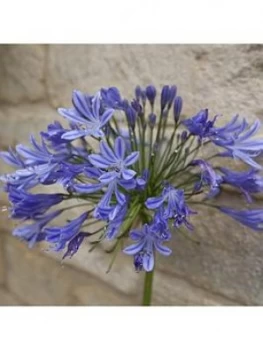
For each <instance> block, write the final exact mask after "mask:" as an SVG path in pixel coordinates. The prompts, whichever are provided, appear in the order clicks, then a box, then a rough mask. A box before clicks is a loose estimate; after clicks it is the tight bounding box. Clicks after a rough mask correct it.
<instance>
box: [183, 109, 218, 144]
mask: <svg viewBox="0 0 263 350" xmlns="http://www.w3.org/2000/svg"><path fill="white" fill-rule="evenodd" d="M216 118H217V116H215V117H214V119H213V120H208V109H203V110H201V111H200V112H198V113H197V114H196V115H195V116H193V117H192V118H189V119H185V120H184V121H183V122H182V123H183V124H184V125H185V127H186V128H187V129H188V130H189V131H190V133H191V134H192V135H195V136H199V138H200V139H203V138H205V137H209V136H211V135H213V132H214V131H213V126H214V123H215V121H216Z"/></svg>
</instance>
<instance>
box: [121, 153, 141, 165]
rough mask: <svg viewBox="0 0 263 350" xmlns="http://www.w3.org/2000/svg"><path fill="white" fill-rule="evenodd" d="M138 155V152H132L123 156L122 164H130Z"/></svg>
mask: <svg viewBox="0 0 263 350" xmlns="http://www.w3.org/2000/svg"><path fill="white" fill-rule="evenodd" d="M139 155H140V153H139V152H132V153H131V154H130V155H129V156H128V157H126V158H125V160H124V164H125V165H126V166H130V165H132V164H134V163H135V162H136V161H137V160H138V158H139Z"/></svg>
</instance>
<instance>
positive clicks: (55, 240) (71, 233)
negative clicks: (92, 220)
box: [44, 212, 88, 251]
mask: <svg viewBox="0 0 263 350" xmlns="http://www.w3.org/2000/svg"><path fill="white" fill-rule="evenodd" d="M87 218H88V212H86V213H83V214H82V215H80V216H79V217H78V218H76V219H74V220H72V221H70V223H69V224H67V225H65V226H62V227H61V226H54V227H47V228H45V230H44V231H45V234H46V240H47V241H48V242H50V243H52V244H54V249H55V250H57V251H58V250H61V249H64V248H65V246H66V244H67V243H68V242H69V241H71V240H72V239H73V238H74V237H75V236H76V235H77V234H78V233H79V231H80V229H81V226H82V225H83V222H84V221H85V220H86V219H87Z"/></svg>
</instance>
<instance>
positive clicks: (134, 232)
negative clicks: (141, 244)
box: [129, 230, 144, 241]
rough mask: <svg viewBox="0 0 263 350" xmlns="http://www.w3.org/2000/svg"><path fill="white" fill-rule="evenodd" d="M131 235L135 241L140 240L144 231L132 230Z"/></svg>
mask: <svg viewBox="0 0 263 350" xmlns="http://www.w3.org/2000/svg"><path fill="white" fill-rule="evenodd" d="M129 235H130V238H131V239H132V240H134V241H139V240H140V239H142V237H143V236H144V234H143V232H142V231H139V230H132V231H131V232H130V234H129Z"/></svg>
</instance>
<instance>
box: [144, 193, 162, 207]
mask: <svg viewBox="0 0 263 350" xmlns="http://www.w3.org/2000/svg"><path fill="white" fill-rule="evenodd" d="M163 202H164V198H163V197H162V196H160V197H150V198H148V199H147V200H146V202H145V205H146V207H147V208H148V209H157V208H159V207H160V206H161V205H162V204H163Z"/></svg>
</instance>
